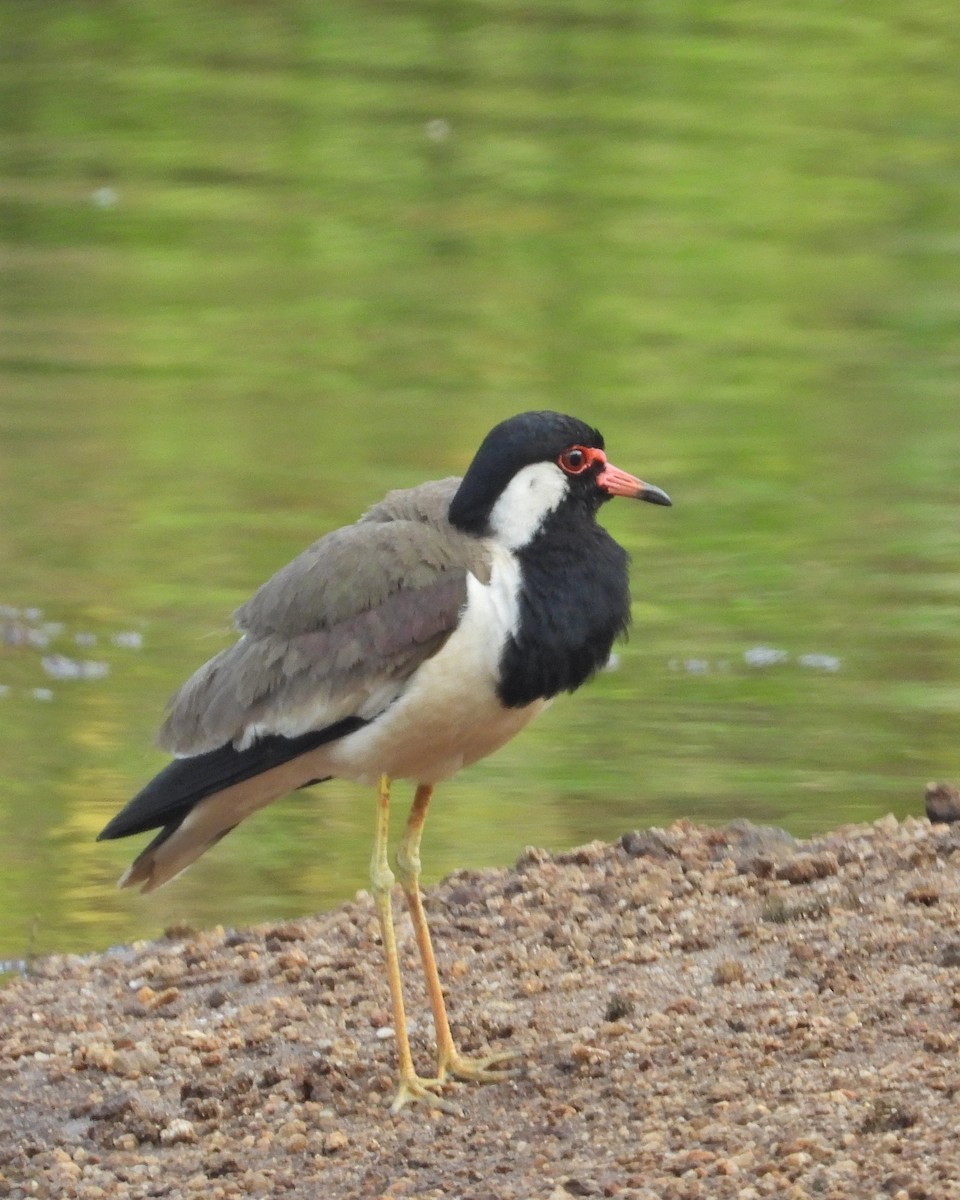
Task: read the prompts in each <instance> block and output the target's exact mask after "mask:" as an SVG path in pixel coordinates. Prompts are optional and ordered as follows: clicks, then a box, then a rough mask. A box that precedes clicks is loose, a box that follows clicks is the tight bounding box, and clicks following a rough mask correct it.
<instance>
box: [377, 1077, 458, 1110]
mask: <svg viewBox="0 0 960 1200" xmlns="http://www.w3.org/2000/svg"><path fill="white" fill-rule="evenodd" d="M442 1086H443V1080H442V1079H441V1078H439V1077H438V1078H436V1079H421V1077H420V1076H419V1075H408V1076H401V1078H400V1083H399V1084H398V1086H397V1091H396V1094H395V1095H394V1097H393V1101H392V1102H391V1104H390V1112H391V1113H398V1112H399V1111H400V1109H401V1108H405V1107H406V1106H407V1105H408V1104H426V1105H427V1107H428V1108H436V1109H439V1110H440V1112H445V1113H448V1114H449V1115H450V1116H452V1117H462V1116H463V1112H462V1110H461V1109H459V1108H458V1107H457V1105H456V1104H454V1103H453V1102H452V1101H450V1100H445V1099H444V1098H443V1097H442V1096H438V1095H437V1091H438V1090H439V1089H440V1088H441V1087H442Z"/></svg>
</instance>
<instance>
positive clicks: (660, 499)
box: [639, 483, 673, 508]
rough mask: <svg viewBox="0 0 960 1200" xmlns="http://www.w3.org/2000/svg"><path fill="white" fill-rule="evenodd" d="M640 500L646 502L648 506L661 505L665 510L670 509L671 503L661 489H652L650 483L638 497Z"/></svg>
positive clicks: (652, 486)
mask: <svg viewBox="0 0 960 1200" xmlns="http://www.w3.org/2000/svg"><path fill="white" fill-rule="evenodd" d="M639 499H640V500H646V502H647V503H648V504H662V505H663V506H664V507H665V508H672V507H673V501H672V500H671V499H670V497H669V496H668V495H667V493H666V492H665V491H664V490H663V488H658V487H654V485H653V484H652V483H648V484H647V485H646V487H645V488H644V489H643V491H642V492H641V493H640V496H639Z"/></svg>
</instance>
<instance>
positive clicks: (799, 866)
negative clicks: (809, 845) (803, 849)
mask: <svg viewBox="0 0 960 1200" xmlns="http://www.w3.org/2000/svg"><path fill="white" fill-rule="evenodd" d="M839 870H840V863H839V862H838V861H837V856H836V855H835V854H834V853H833V852H832V851H830V850H825V851H823V852H822V853H820V854H797V855H795V856H794V857H793V858H792V859H790V861H789V862H787V863H784V865H783V866H782V867H780V868H778V870H777V878H778V879H785V880H786V881H787V883H792V884H801V883H812V882H813V881H814V880H815V879H825V878H826V877H827V876H828V875H836V874H837V872H838V871H839Z"/></svg>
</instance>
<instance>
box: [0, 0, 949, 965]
mask: <svg viewBox="0 0 960 1200" xmlns="http://www.w3.org/2000/svg"><path fill="white" fill-rule="evenodd" d="M219 7H220V6H219V5H217V4H212V5H208V6H206V8H205V9H204V10H203V16H201V15H200V14H199V13H198V12H195V11H194V10H193V9H192V8H191V7H189V6H187V7H183V6H173V7H172V8H169V9H164V10H163V11H162V12H161V11H159V10H158V11H156V12H153V13H151V15H150V16H149V18H148V17H146V16H145V15H144V12H143V11H142V8H141V6H136V5H132V4H124V3H120V4H117V5H112V6H110V9H109V11H107V10H104V11H103V12H102V13H101V12H100V10H99V9H96V8H89V7H88V8H86V9H77V8H75V7H70V8H63V7H62V6H39V7H38V6H36V5H35V4H32V3H29V2H28V0H11V2H10V3H8V4H7V5H5V6H4V12H3V18H2V19H3V21H4V37H3V38H2V39H0V54H2V55H3V56H4V70H3V72H2V79H3V83H2V85H0V86H2V87H3V88H5V89H6V92H7V95H6V97H5V100H6V102H5V103H4V104H2V105H0V113H2V117H0V121H2V123H3V125H2V130H0V136H2V142H0V144H2V147H3V155H4V171H3V173H2V181H0V211H2V214H3V220H2V224H0V238H2V241H0V255H2V264H0V297H2V306H0V377H2V391H0V514H2V520H0V547H2V554H3V562H4V575H3V581H2V587H0V604H3V605H4V606H5V607H3V608H2V609H0V631H2V638H0V743H2V751H3V753H2V758H0V778H2V781H3V788H2V791H0V822H2V833H3V836H2V838H0V902H2V911H3V912H4V913H5V916H6V919H5V922H4V924H3V927H2V929H0V956H19V955H23V954H25V953H27V952H28V951H29V950H31V949H33V950H36V951H38V952H42V951H45V950H49V949H54V948H59V949H84V948H88V947H97V946H104V945H107V944H109V943H110V942H113V941H118V940H121V939H127V938H130V937H133V936H138V935H147V934H151V933H155V932H156V931H157V930H158V929H159V928H161V927H162V926H163V924H164V923H168V922H170V921H173V920H185V921H188V922H193V923H195V924H207V923H212V922H215V921H221V922H224V923H230V924H241V923H243V922H248V921H252V920H256V919H266V918H272V917H275V916H280V915H285V914H289V913H296V912H303V911H309V910H310V909H313V908H316V907H318V906H320V905H324V904H332V903H335V902H336V901H337V900H338V899H341V898H342V897H344V896H345V895H349V894H350V893H351V892H352V890H353V889H355V888H356V887H358V886H362V885H363V883H364V878H365V872H366V860H367V857H368V854H369V840H370V828H371V825H372V815H373V813H372V808H373V805H372V798H371V797H370V796H369V795H367V794H366V793H365V792H364V790H363V789H358V788H355V787H352V786H349V785H343V784H339V783H332V784H328V785H325V786H324V787H323V788H317V789H311V790H309V791H307V792H304V793H299V794H298V795H296V796H293V797H290V798H288V799H286V800H284V801H282V802H280V803H279V804H277V805H276V806H275V807H274V809H273V810H271V811H270V812H268V813H266V814H261V815H260V816H259V817H258V818H256V819H255V820H253V821H251V822H250V823H249V824H248V825H245V826H243V827H242V828H240V829H239V830H237V831H236V832H235V833H233V834H231V836H230V837H229V838H227V839H226V840H225V841H224V842H223V843H222V845H220V846H218V847H217V848H216V850H215V851H213V852H212V853H211V854H210V855H208V856H207V858H205V859H204V860H203V861H202V862H201V863H200V864H198V866H197V867H195V868H193V869H192V870H191V872H189V873H188V874H187V875H186V876H185V877H184V878H183V879H181V880H179V881H177V882H176V883H175V884H174V885H173V886H172V887H170V888H168V889H166V890H165V891H162V892H161V893H160V894H159V895H158V896H155V897H151V898H139V897H136V896H130V895H128V894H127V893H122V894H121V893H118V892H116V890H115V889H114V888H113V880H114V878H115V877H116V875H118V874H119V872H120V870H121V869H122V866H123V865H124V864H125V862H126V861H127V860H128V859H129V857H130V856H131V855H132V854H133V853H134V852H135V849H136V847H135V846H134V845H133V844H132V843H116V844H111V845H109V846H107V845H99V846H98V845H96V844H95V843H94V841H93V838H94V837H95V835H96V833H97V831H98V830H99V829H100V827H101V826H102V825H103V823H104V822H105V821H106V819H107V818H108V817H109V816H110V815H111V814H112V813H113V812H114V811H115V810H116V808H117V807H119V806H120V804H122V803H123V802H124V800H125V799H126V798H127V797H128V796H129V795H130V794H131V793H132V792H133V791H134V790H136V789H137V788H138V787H139V786H140V785H141V784H142V783H143V781H144V780H145V779H146V778H148V777H149V776H150V774H151V773H152V772H154V771H155V770H156V769H157V768H158V767H159V766H161V765H162V763H163V761H164V759H163V757H162V756H161V755H160V754H159V753H157V752H156V751H154V750H152V749H151V739H152V736H153V731H154V730H155V729H156V727H157V725H158V724H159V721H160V718H161V714H162V707H163V703H164V700H165V698H166V697H167V696H168V695H169V694H170V693H171V692H172V691H173V690H174V688H175V687H176V686H177V685H178V684H179V682H180V681H181V680H182V679H183V678H184V677H185V676H186V675H187V674H188V673H189V672H190V671H191V670H193V669H194V668H195V667H196V666H197V665H198V664H199V663H200V662H201V661H203V660H204V659H206V658H207V657H209V656H210V655H211V654H213V653H214V652H215V651H216V650H218V649H219V648H220V647H221V646H223V645H225V644H226V643H227V641H228V639H229V638H230V636H231V634H230V629H229V621H228V617H229V613H230V612H231V611H232V610H233V609H234V608H235V607H236V606H237V605H238V604H240V603H241V602H242V601H243V600H244V599H245V598H246V597H247V595H248V594H249V593H250V591H251V590H252V589H253V588H254V587H255V586H256V585H257V584H258V583H260V582H261V581H262V580H263V579H264V578H266V577H267V576H268V575H269V574H270V573H271V572H272V571H273V570H275V569H276V568H277V567H278V566H280V565H282V563H283V562H285V561H286V560H287V559H288V558H290V557H292V555H293V554H295V553H297V552H298V551H299V550H300V549H302V548H303V546H304V545H306V544H307V543H308V542H310V541H312V540H313V539H314V538H315V537H317V536H318V535H319V534H321V533H323V532H324V531H326V530H327V529H330V528H332V527H334V526H336V525H337V524H340V523H343V522H346V521H352V520H354V519H355V518H356V516H357V515H358V514H359V513H360V512H361V511H363V509H364V508H366V507H367V506H368V505H369V504H370V503H371V502H373V501H374V500H376V499H378V498H379V497H380V496H381V495H382V494H383V492H385V491H386V490H387V489H389V488H391V487H398V486H405V485H408V484H412V483H416V482H419V481H420V480H423V479H426V478H431V477H439V476H443V475H447V474H451V473H454V472H456V471H459V470H462V468H463V467H464V466H465V464H466V462H467V461H468V460H469V457H470V455H471V453H472V451H473V449H474V448H475V446H476V444H477V442H478V441H479V439H480V437H481V436H482V435H483V433H484V432H486V430H487V429H488V428H489V427H490V426H491V425H492V424H494V423H495V422H496V421H497V420H500V419H501V418H503V417H505V416H507V415H509V414H510V413H512V412H516V411H519V410H521V409H525V408H535V407H552V408H560V409H565V410H568V411H572V412H575V413H577V414H578V415H581V416H583V417H584V418H586V419H588V420H590V421H592V422H594V423H596V424H597V425H599V426H600V427H601V428H602V429H603V431H604V433H605V435H606V438H607V442H608V446H609V448H610V451H611V457H612V458H613V460H614V461H615V462H617V464H618V465H620V466H622V467H623V468H625V469H627V470H630V471H633V472H636V473H638V474H640V475H642V476H645V477H647V478H650V479H653V480H656V481H657V482H658V483H659V484H661V485H663V486H664V487H665V488H667V490H668V491H669V492H670V493H671V495H672V496H673V499H674V502H675V507H674V508H673V509H671V510H670V511H669V513H660V514H656V515H657V517H658V519H657V520H652V519H650V517H651V514H650V513H648V512H644V511H639V510H638V508H637V507H631V506H627V505H621V506H619V507H618V506H616V505H611V506H609V510H607V511H605V514H604V520H605V521H606V523H607V524H608V526H609V527H610V528H611V530H612V531H613V532H614V533H615V535H616V536H617V537H618V539H619V540H621V541H622V542H623V543H624V544H625V545H627V546H628V548H629V549H630V551H631V554H632V557H633V588H634V599H635V604H634V618H635V628H634V632H633V635H632V638H631V640H630V641H629V643H627V644H626V645H625V646H624V647H622V648H621V649H620V651H619V657H618V660H617V661H616V662H615V663H614V664H613V668H614V669H611V670H609V671H607V672H605V673H604V674H603V675H602V676H601V677H600V678H599V679H598V680H597V681H595V682H594V683H593V684H592V685H591V686H590V688H589V690H588V691H585V692H582V693H581V694H579V695H578V696H576V697H572V698H564V699H562V700H561V701H559V702H558V703H557V704H556V705H555V706H554V707H553V708H552V709H551V711H550V712H549V713H548V714H546V715H545V716H544V717H543V718H542V719H541V720H539V721H538V722H537V723H535V724H534V726H533V727H532V728H531V729H530V730H529V731H527V732H526V733H525V734H524V735H523V736H522V737H521V738H519V739H518V740H517V741H516V742H514V743H512V744H511V745H510V746H508V747H507V748H505V750H504V751H503V752H501V753H500V754H499V755H497V756H495V757H494V758H493V759H491V760H488V761H487V762H484V763H481V764H478V765H477V766H476V767H474V768H471V770H470V771H468V772H465V773H463V775H461V776H460V777H458V778H457V779H455V780H454V781H452V782H451V783H450V784H448V785H447V786H446V787H445V788H443V789H442V791H441V792H440V794H439V795H438V799H437V803H436V805H435V810H434V811H433V812H432V813H431V819H430V822H429V823H428V827H427V833H426V837H425V846H424V849H425V862H426V874H427V876H428V877H431V878H432V877H436V876H437V875H438V874H440V873H442V872H444V871H447V870H450V869H452V868H453V867H455V866H460V865H480V864H484V863H491V862H505V861H509V860H510V859H511V858H512V857H514V855H515V854H516V853H517V851H518V850H519V848H520V847H521V846H523V845H524V844H526V843H531V842H537V843H541V844H546V845H548V846H551V847H555V848H559V847H562V846H566V845H570V844H572V843H574V842H577V841H583V840H587V839H589V838H592V837H597V836H599V837H607V838H609V837H614V836H616V835H617V834H619V833H620V832H622V831H623V830H624V829H626V828H631V827H635V826H637V825H641V824H648V823H663V822H667V821H670V820H673V819H675V818H677V817H680V816H692V817H697V818H703V819H708V820H718V821H722V820H727V819H731V818H733V817H736V816H747V817H750V818H752V819H754V820H760V821H775V822H780V823H784V824H786V825H788V826H789V827H790V828H791V829H792V830H794V831H795V832H809V831H812V830H816V829H820V828H824V827H827V826H831V825H835V824H837V823H839V822H841V821H846V820H855V819H856V820H860V819H870V818H873V817H877V816H880V815H882V814H883V813H885V812H886V811H888V810H893V811H895V812H897V813H900V814H903V813H906V812H908V811H921V808H920V806H921V803H922V789H923V785H924V783H925V782H926V780H927V778H928V777H938V776H944V777H947V778H950V777H954V778H955V777H957V776H958V775H960V765H958V757H960V567H958V563H960V528H958V521H957V511H958V504H960V473H958V472H957V462H958V460H960V422H958V421H957V419H956V414H957V412H958V394H957V393H958V384H957V374H956V362H957V356H958V332H957V330H958V326H957V322H956V311H957V305H958V296H960V291H958V272H957V263H958V256H957V252H956V247H957V245H958V244H960V239H958V229H957V215H956V214H957V211H958V209H957V205H956V172H955V170H954V158H955V147H956V145H957V144H958V141H960V129H958V128H957V126H958V125H960V104H958V103H957V95H956V89H957V84H956V78H955V76H956V70H955V63H954V61H953V59H952V57H951V55H950V54H949V52H948V49H947V48H948V47H949V45H950V44H951V40H952V38H954V37H955V34H956V28H955V26H956V23H957V22H958V20H960V17H958V16H957V15H956V14H955V13H954V12H953V10H952V9H950V7H949V6H945V7H943V8H942V10H940V11H937V12H934V11H933V10H929V11H928V10H924V11H923V12H920V11H912V10H911V13H910V16H909V19H907V18H906V17H904V18H902V19H898V20H897V21H896V22H894V21H893V20H890V21H889V23H885V21H886V19H885V18H884V16H883V15H882V14H881V15H878V14H877V12H876V9H875V7H874V6H867V5H866V3H865V2H864V3H863V4H862V5H861V4H854V5H852V6H845V7H843V8H842V9H838V8H837V7H836V6H835V5H833V4H828V3H827V2H826V0H822V2H819V0H818V2H815V3H814V4H813V6H812V7H811V6H809V5H808V6H805V7H804V8H803V9H802V11H798V10H797V8H796V6H791V7H789V8H788V7H787V6H786V5H785V4H782V3H777V2H771V0H748V2H747V3H746V4H745V5H744V4H741V5H738V6H736V7H735V8H727V9H722V10H721V9H716V8H708V7H707V6H704V5H699V6H697V5H694V6H693V8H691V7H690V6H683V7H680V6H673V7H671V6H670V5H669V4H668V5H666V6H660V7H659V8H657V9H656V11H652V10H650V11H648V10H646V9H641V8H637V9H636V10H631V11H630V12H626V11H625V10H622V9H618V8H617V7H616V6H613V5H610V6H603V5H599V6H598V5H596V4H591V3H587V2H586V0H570V2H569V3H565V4H563V5H550V6H541V7H540V8H537V9H535V10H534V9H530V10H524V11H522V12H521V11H520V10H519V9H515V8H510V7H504V6H502V5H498V4H489V5H487V4H481V5H477V4H469V5H468V4H465V3H460V2H459V0H450V3H448V4H445V5H441V6H437V5H425V6H418V5H417V4H415V3H414V4H410V5H403V6H397V7H394V8H389V7H388V8H384V7H383V6H376V7H369V6H364V5H362V4H361V5H357V4H353V3H351V4H342V3H337V2H333V3H330V4H327V5H325V6H324V7H323V11H322V13H321V12H318V11H317V10H316V9H315V8H314V6H305V5H302V4H300V3H297V2H293V0H290V2H289V3H281V4H278V5H273V6H270V7H269V9H265V8H263V7H262V6H260V7H257V6H248V7H247V8H238V7H237V6H235V5H230V6H223V11H222V12H219ZM861 9H862V11H861ZM642 507H643V506H640V508H642ZM399 790H400V789H398V791H399ZM400 807H401V805H400V804H398V809H399V808H400ZM398 819H399V816H398Z"/></svg>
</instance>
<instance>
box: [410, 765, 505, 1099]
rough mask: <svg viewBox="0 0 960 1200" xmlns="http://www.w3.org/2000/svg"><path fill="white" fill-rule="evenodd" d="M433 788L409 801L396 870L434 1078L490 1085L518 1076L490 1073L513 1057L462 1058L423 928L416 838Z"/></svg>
mask: <svg viewBox="0 0 960 1200" xmlns="http://www.w3.org/2000/svg"><path fill="white" fill-rule="evenodd" d="M432 795H433V787H432V786H431V785H430V784H426V783H422V784H420V786H419V787H418V788H417V791H416V795H415V796H414V798H413V806H412V808H411V809H410V816H409V817H408V818H407V825H406V829H405V830H404V833H403V837H402V838H401V840H400V844H399V846H398V847H397V870H398V872H399V874H400V886H401V887H402V888H403V894H404V896H405V897H406V900H407V906H408V908H409V909H410V917H411V919H412V921H413V931H414V934H415V935H416V939H417V946H418V948H419V950H420V959H421V961H422V962H423V973H424V976H425V978H426V983H427V995H428V996H429V998H430V1008H431V1010H432V1012H433V1024H434V1028H435V1029H436V1031H437V1079H438V1080H440V1081H441V1082H442V1081H443V1080H444V1079H445V1078H446V1076H447V1075H448V1074H450V1075H455V1076H456V1077H457V1078H458V1079H475V1080H479V1081H480V1082H483V1083H494V1082H496V1081H497V1080H500V1079H507V1078H509V1077H510V1076H511V1075H516V1074H518V1072H517V1071H512V1070H505V1069H502V1068H501V1069H499V1070H492V1069H491V1065H492V1064H493V1063H497V1062H503V1061H504V1060H505V1059H508V1058H514V1057H515V1055H512V1054H491V1055H489V1056H488V1057H486V1058H478V1059H471V1058H466V1057H464V1055H462V1054H461V1053H460V1052H459V1050H457V1048H456V1046H455V1045H454V1041H453V1035H452V1034H451V1032H450V1022H449V1021H448V1020H447V1007H446V1004H445V1003H444V1000H443V989H442V987H441V986H440V975H439V973H438V971H437V960H436V958H435V956H434V953H433V942H432V941H431V939H430V928H429V926H428V925H427V915H426V913H425V912H424V911H423V899H422V897H421V894H420V836H421V834H422V833H423V822H424V820H425V819H426V815H427V807H428V805H429V804H430V797H431V796H432Z"/></svg>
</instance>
